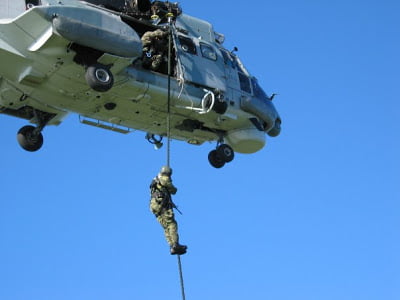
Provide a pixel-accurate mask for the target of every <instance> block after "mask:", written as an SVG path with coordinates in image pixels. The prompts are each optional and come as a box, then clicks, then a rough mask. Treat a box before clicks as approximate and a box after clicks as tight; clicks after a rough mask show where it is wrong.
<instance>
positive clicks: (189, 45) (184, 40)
mask: <svg viewBox="0 0 400 300" xmlns="http://www.w3.org/2000/svg"><path fill="white" fill-rule="evenodd" d="M178 39H179V43H180V44H181V48H182V50H183V51H185V52H188V53H190V54H195V55H196V54H197V51H196V45H195V44H194V42H193V41H192V39H190V38H188V37H185V36H182V35H180V36H178Z"/></svg>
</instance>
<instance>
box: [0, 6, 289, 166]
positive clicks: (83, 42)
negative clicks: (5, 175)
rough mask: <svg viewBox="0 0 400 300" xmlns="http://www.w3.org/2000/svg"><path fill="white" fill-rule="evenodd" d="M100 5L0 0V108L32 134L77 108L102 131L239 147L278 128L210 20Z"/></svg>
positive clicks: (249, 146) (249, 147) (166, 9)
mask: <svg viewBox="0 0 400 300" xmlns="http://www.w3.org/2000/svg"><path fill="white" fill-rule="evenodd" d="M89 2H91V3H89ZM100 2H101V3H100ZM106 2H107V1H88V2H83V1H75V0H63V1H54V0H48V1H44V0H42V1H20V2H19V1H11V0H10V1H9V0H1V1H0V5H1V6H4V7H5V4H7V5H8V6H7V7H8V9H9V10H8V11H7V10H4V11H3V16H1V17H2V19H0V61H1V64H2V67H1V69H0V76H1V78H0V113H3V114H7V115H11V116H15V117H20V118H24V119H27V120H29V121H30V122H31V123H33V124H36V125H37V129H36V131H34V132H33V134H34V135H35V134H38V133H40V131H41V130H42V129H43V128H44V127H45V126H47V125H58V124H60V123H61V122H62V121H63V119H64V118H65V117H66V116H67V115H69V114H70V113H76V114H78V115H79V116H80V120H81V121H82V123H85V124H89V125H94V126H98V127H102V128H105V129H110V130H114V131H118V132H122V133H128V132H130V131H132V130H140V131H143V132H146V133H148V134H150V135H151V136H155V135H157V136H161V137H163V136H167V135H169V137H170V138H172V139H177V140H182V141H187V142H189V143H191V144H195V145H200V144H202V143H204V142H205V141H216V142H217V144H227V145H229V146H230V147H231V148H232V149H233V151H235V152H239V153H254V152H256V151H258V150H260V149H262V148H263V147H264V145H265V143H266V135H270V136H277V135H278V134H279V133H280V124H281V119H280V116H279V114H278V112H277V111H276V109H275V107H274V105H273V103H272V97H269V96H267V95H266V94H265V93H264V91H263V90H262V88H261V87H260V86H259V85H258V82H257V80H256V78H255V77H253V76H251V75H250V73H249V72H248V71H247V70H246V68H245V67H244V65H243V64H242V63H241V61H240V60H239V58H238V57H237V55H236V54H235V53H233V52H232V51H228V50H227V49H225V48H224V46H223V35H221V34H219V33H216V32H215V31H214V29H213V27H212V25H211V24H210V23H208V22H206V21H203V20H200V19H197V18H194V17H191V16H188V15H186V14H183V13H182V11H181V10H180V8H179V7H178V6H177V4H171V3H169V2H167V4H163V3H161V1H156V2H160V3H158V4H159V7H154V6H155V4H156V3H150V2H149V1H143V2H142V6H141V7H136V8H135V7H134V8H130V10H128V9H127V8H126V7H125V8H124V6H123V3H121V4H120V6H121V7H117V8H116V7H107V5H104V3H106ZM109 2H110V3H111V2H112V1H109ZM117 2H118V1H117ZM123 2H124V3H125V1H123ZM139 2H140V1H139ZM10 3H11V4H10ZM135 3H136V4H137V2H135ZM99 4H101V5H99ZM139 4H140V3H139ZM152 5H153V6H152ZM156 32H157V33H160V35H162V36H163V37H165V40H164V41H163V40H162V39H159V40H161V42H160V41H156V43H158V44H160V43H161V44H162V45H163V46H161V50H160V49H158V52H157V51H156V50H155V49H156V48H157V47H158V48H160V47H159V46H154V47H153V48H151V47H150V46H149V47H148V48H146V45H147V44H146V43H147V42H148V44H149V45H150V44H151V43H152V42H153V41H152V40H150V38H149V39H148V40H147V35H148V36H149V37H150V36H156V34H155V33H156ZM156 52H157V53H156ZM168 125H169V128H167V126H168ZM25 142H28V144H29V142H31V141H25ZM23 147H24V146H23ZM24 148H25V147H24ZM39 148H40V147H39ZM25 149H26V150H29V151H35V150H37V149H36V147H31V148H30V146H28V147H27V148H25ZM228 155H229V153H228ZM215 159H216V161H217V162H218V160H219V157H217V158H214V160H213V161H215ZM211 160H212V159H211ZM212 164H213V163H212ZM213 165H214V164H213ZM214 166H216V165H214ZM216 167H219V163H217V166H216Z"/></svg>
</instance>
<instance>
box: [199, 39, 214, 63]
mask: <svg viewBox="0 0 400 300" xmlns="http://www.w3.org/2000/svg"><path fill="white" fill-rule="evenodd" d="M200 49H201V55H203V57H205V58H208V59H211V60H217V53H215V50H214V48H213V47H211V46H209V45H207V44H204V43H200Z"/></svg>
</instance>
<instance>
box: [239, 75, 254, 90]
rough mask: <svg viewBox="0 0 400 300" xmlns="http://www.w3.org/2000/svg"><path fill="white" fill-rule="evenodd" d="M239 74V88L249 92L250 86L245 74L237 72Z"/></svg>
mask: <svg viewBox="0 0 400 300" xmlns="http://www.w3.org/2000/svg"><path fill="white" fill-rule="evenodd" d="M238 74H239V82H240V89H241V90H242V91H243V92H246V93H249V94H251V87H250V80H249V77H247V76H246V75H245V74H243V73H241V72H238Z"/></svg>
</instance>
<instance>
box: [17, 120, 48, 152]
mask: <svg viewBox="0 0 400 300" xmlns="http://www.w3.org/2000/svg"><path fill="white" fill-rule="evenodd" d="M17 140H18V143H19V145H20V146H21V147H22V148H23V149H25V150H26V151H30V152H35V151H37V150H39V149H40V148H41V147H42V145H43V135H42V133H41V132H37V130H36V127H34V126H30V125H27V126H24V127H22V128H21V129H20V130H19V131H18V134H17Z"/></svg>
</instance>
